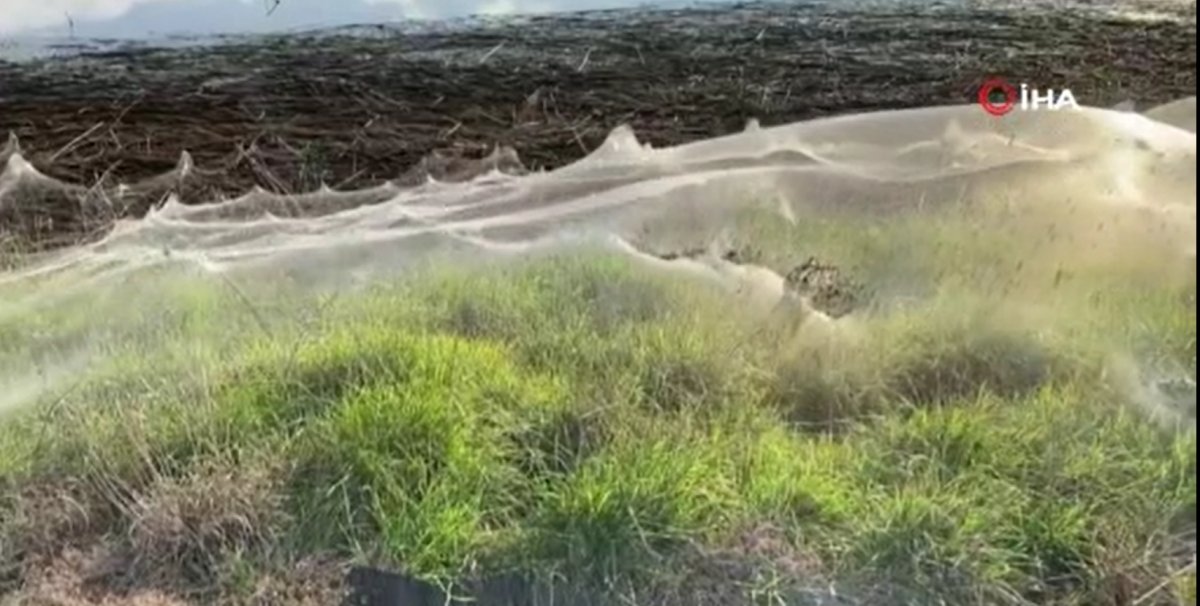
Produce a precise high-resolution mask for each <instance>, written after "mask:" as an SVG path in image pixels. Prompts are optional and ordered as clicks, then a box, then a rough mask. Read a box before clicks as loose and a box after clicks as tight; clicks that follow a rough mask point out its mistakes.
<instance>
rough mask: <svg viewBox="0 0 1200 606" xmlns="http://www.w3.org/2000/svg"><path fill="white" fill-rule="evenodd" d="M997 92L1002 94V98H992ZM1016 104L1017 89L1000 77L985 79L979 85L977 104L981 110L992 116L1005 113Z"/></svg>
mask: <svg viewBox="0 0 1200 606" xmlns="http://www.w3.org/2000/svg"><path fill="white" fill-rule="evenodd" d="M997 94H1001V95H1003V96H1004V100H1003V101H998V100H994V99H993V97H994V96H996V95H997ZM1016 104H1017V89H1016V88H1014V87H1013V85H1011V84H1009V83H1008V82H1005V81H1004V80H1001V79H1000V78H992V79H990V80H987V81H985V82H984V83H983V85H982V86H980V87H979V105H980V107H982V108H983V111H985V112H987V113H989V114H991V115H993V116H1003V115H1004V114H1007V113H1008V112H1010V111H1012V108H1013V106H1014V105H1016Z"/></svg>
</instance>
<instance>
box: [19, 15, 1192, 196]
mask: <svg viewBox="0 0 1200 606" xmlns="http://www.w3.org/2000/svg"><path fill="white" fill-rule="evenodd" d="M1158 10H1159V11H1160V12H1162V11H1168V10H1169V11H1173V13H1174V14H1173V15H1172V17H1171V18H1170V19H1160V20H1147V19H1135V18H1126V17H1118V16H1114V15H1113V14H1110V13H1109V12H1106V11H1104V10H1100V9H1099V8H1097V7H1096V6H1092V7H1091V8H1088V9H1087V10H1084V8H1082V7H1069V8H1064V7H1063V6H1062V5H1061V4H1058V3H1054V4H1051V3H1049V2H1021V3H1019V4H1015V5H1014V4H1001V3H980V2H961V1H955V2H922V3H904V2H900V3H880V4H867V3H857V2H792V3H787V4H777V3H762V2H751V3H741V4H737V5H731V6H730V7H727V8H725V7H720V8H711V7H710V8H694V9H685V10H641V11H606V12H595V13H581V14H574V15H559V16H544V17H532V18H525V19H518V20H511V21H499V22H495V23H490V24H486V25H479V26H475V27H467V28H459V29H453V28H451V29H449V30H446V29H443V30H429V31H412V28H411V27H403V28H401V27H390V26H379V27H369V28H368V27H362V28H356V29H342V30H333V31H326V32H320V33H316V34H301V35H291V36H286V37H265V38H259V39H252V40H250V41H246V40H236V41H234V42H231V43H229V44H224V45H218V46H209V47H198V48H182V49H180V48H175V49H153V48H131V49H125V50H120V49H118V50H108V51H106V52H100V53H95V54H90V55H85V56H82V57H76V58H70V59H42V60H36V61H32V62H22V63H12V62H3V61H0V83H2V84H0V133H3V132H4V131H10V132H12V133H14V134H15V135H16V136H17V137H19V139H20V141H21V143H22V146H23V148H24V155H25V156H26V157H27V159H29V160H30V161H31V162H32V163H33V165H35V166H36V167H38V168H39V169H40V170H42V171H43V172H45V173H47V174H49V175H51V176H54V177H58V178H61V179H64V180H66V181H68V182H71V183H77V184H87V185H90V184H94V183H98V182H101V183H110V184H112V183H117V182H124V183H138V184H139V185H138V186H137V187H135V188H134V190H135V191H136V192H140V193H139V194H138V195H136V196H134V197H133V199H131V200H130V201H128V202H127V203H125V204H123V205H122V206H121V207H120V208H118V209H116V212H117V214H122V213H125V214H138V213H140V212H144V211H145V210H146V209H147V208H148V207H149V206H150V205H151V204H153V203H155V202H157V201H159V200H160V199H161V198H162V197H163V196H164V195H166V194H167V193H169V192H172V191H175V192H177V193H179V194H181V196H182V197H183V199H184V201H185V202H199V201H205V200H211V199H213V198H215V197H218V196H221V195H234V194H239V193H241V192H244V191H246V190H248V189H250V188H251V187H253V186H255V185H258V186H261V187H264V188H266V189H268V190H271V191H276V192H283V193H294V192H301V191H308V190H312V189H314V188H316V187H318V186H319V185H320V184H322V183H324V184H328V185H330V186H332V187H335V188H343V189H344V188H359V187H364V186H370V185H378V184H380V183H382V182H385V181H390V180H396V179H400V178H403V179H406V180H409V181H412V180H420V179H422V178H424V176H425V175H427V174H440V175H443V176H447V177H448V178H464V176H469V175H470V174H472V171H474V170H477V169H475V168H471V167H469V165H468V167H467V168H464V165H461V163H460V162H459V159H461V158H481V157H484V156H486V155H487V154H488V153H489V152H491V151H492V150H493V149H495V148H496V146H498V145H500V146H509V147H511V148H512V149H514V150H515V151H516V153H517V154H518V155H519V157H520V159H521V160H522V161H523V163H524V166H526V167H528V168H531V169H540V168H552V167H557V166H561V165H563V164H566V163H568V162H571V161H573V160H575V159H578V158H580V157H581V156H583V155H584V154H586V153H588V152H590V151H591V150H593V149H595V148H596V147H597V146H598V145H600V143H601V142H602V141H603V140H604V138H605V137H606V135H607V134H608V133H609V132H610V131H611V130H612V129H613V128H614V127H616V126H618V125H621V124H629V125H631V126H632V128H633V129H634V131H635V132H636V133H638V136H639V137H640V138H642V139H643V140H644V141H646V142H649V143H651V144H653V145H655V146H667V145H673V144H678V143H681V142H685V141H690V140H694V139H698V138H704V137H710V136H716V135H722V134H728V133H731V132H736V131H738V130H741V129H742V128H743V127H744V125H745V124H746V120H747V119H748V118H758V119H759V120H760V121H761V122H762V124H763V125H769V124H778V123H785V122H793V121H797V120H805V119H810V118H815V117H819V116H824V115H830V114H838V113H847V112H856V111H864V110H873V109H883V108H903V107H915V106H928V105H938V104H948V103H965V102H971V101H972V100H973V95H974V92H975V89H976V87H977V86H978V85H979V83H980V82H981V81H982V80H983V78H984V77H986V76H988V75H993V74H995V75H1001V76H1005V77H1007V78H1010V79H1012V80H1014V81H1017V80H1019V81H1028V82H1033V83H1046V84H1045V85H1050V84H1054V85H1057V86H1063V85H1069V86H1070V87H1071V89H1072V91H1073V92H1074V93H1075V95H1076V97H1077V98H1079V99H1080V101H1081V102H1082V103H1085V104H1089V105H1098V106H1107V105H1112V104H1115V103H1118V102H1121V101H1125V100H1128V99H1137V100H1138V101H1139V103H1143V104H1154V103H1158V102H1165V101H1169V100H1173V99H1176V98H1180V97H1184V96H1189V95H1194V94H1195V92H1196V62H1195V57H1196V29H1195V9H1194V4H1190V5H1182V6H1181V5H1175V6H1174V7H1173V8H1170V9H1166V8H1162V7H1159V8H1158ZM185 150H186V151H188V152H189V153H190V159H191V160H192V161H194V169H195V170H193V171H191V172H190V173H188V174H187V175H186V178H168V179H165V180H163V179H159V180H157V181H147V180H148V179H152V178H153V177H155V176H158V175H162V174H168V175H175V177H179V176H180V175H179V173H178V172H175V171H174V169H176V168H177V164H178V163H179V160H180V157H181V154H182V153H183V152H184V151H185ZM423 159H424V160H423ZM499 164H501V165H502V168H504V169H511V170H518V167H519V166H520V163H519V162H516V160H515V158H509V157H505V158H501V159H500V161H499ZM139 188H140V189H139Z"/></svg>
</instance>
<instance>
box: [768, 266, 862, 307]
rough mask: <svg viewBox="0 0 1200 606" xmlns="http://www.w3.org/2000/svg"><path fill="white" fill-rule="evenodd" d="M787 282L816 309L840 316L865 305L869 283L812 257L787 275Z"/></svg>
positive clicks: (785, 278)
mask: <svg viewBox="0 0 1200 606" xmlns="http://www.w3.org/2000/svg"><path fill="white" fill-rule="evenodd" d="M784 280H785V282H786V284H787V285H788V286H789V287H790V288H791V289H792V290H794V291H795V292H796V293H797V294H799V295H801V296H803V297H805V298H806V299H808V301H809V303H810V304H811V305H812V306H813V307H814V308H815V309H817V310H819V311H822V312H824V313H825V314H826V315H828V316H829V317H831V318H840V317H842V316H844V315H846V314H848V313H850V312H852V311H854V310H855V309H858V308H859V307H861V306H862V304H863V301H864V299H865V298H866V287H865V286H864V285H863V284H861V283H859V282H857V281H856V280H854V279H853V278H851V277H850V276H848V275H846V273H845V272H843V271H842V270H841V269H839V268H838V267H837V266H835V265H832V264H829V263H826V262H823V261H821V260H820V259H818V258H817V257H809V258H808V259H807V260H805V261H804V263H801V264H800V265H797V266H796V267H795V268H793V269H792V270H791V271H789V272H788V273H787V275H786V276H784Z"/></svg>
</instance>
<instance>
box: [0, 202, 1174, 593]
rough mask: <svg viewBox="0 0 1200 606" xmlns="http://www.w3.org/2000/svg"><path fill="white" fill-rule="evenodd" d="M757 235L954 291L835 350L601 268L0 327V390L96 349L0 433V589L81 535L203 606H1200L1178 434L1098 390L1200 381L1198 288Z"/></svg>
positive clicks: (181, 292)
mask: <svg viewBox="0 0 1200 606" xmlns="http://www.w3.org/2000/svg"><path fill="white" fill-rule="evenodd" d="M772 229H777V230H782V231H781V232H780V233H778V234H775V235H772V234H771V233H767V232H770V230H764V233H766V235H764V236H763V237H762V238H761V239H760V240H759V242H760V245H761V246H762V247H764V248H765V249H769V250H768V256H769V257H771V256H772V255H773V257H772V258H774V259H775V260H777V261H779V262H782V260H783V259H786V258H790V257H789V255H791V256H794V255H797V254H800V253H802V252H803V251H799V250H792V249H790V248H789V247H790V246H793V244H792V243H794V242H798V241H802V242H805V243H808V245H812V244H811V243H812V242H817V243H818V245H819V244H820V243H821V242H824V243H825V244H824V249H825V250H830V251H833V252H830V253H829V255H831V256H833V257H836V261H837V262H839V263H843V264H845V265H846V266H853V267H857V268H858V271H860V272H861V275H864V276H869V277H870V276H883V275H885V274H886V273H887V272H893V274H895V273H896V272H901V275H905V276H913V278H912V279H911V280H910V281H909V283H910V285H915V286H923V285H922V283H920V281H919V277H920V276H927V275H930V274H931V273H932V272H933V270H934V269H936V270H937V271H938V272H940V273H941V274H942V276H941V278H939V280H932V279H930V281H929V282H928V284H927V286H928V288H920V289H914V291H915V290H923V291H924V295H923V296H924V297H925V298H924V299H923V300H922V302H921V303H920V304H918V305H912V306H909V307H903V308H891V309H887V310H886V311H880V312H878V313H874V314H868V315H866V316H865V317H864V318H863V319H861V320H860V321H859V322H860V324H859V326H858V333H859V334H860V335H861V338H860V339H858V340H854V341H850V342H847V343H841V344H834V345H828V344H824V345H821V344H813V343H807V342H803V341H797V340H795V339H792V338H790V337H791V335H789V334H787V333H785V332H784V331H783V329H782V328H781V327H780V326H777V325H773V324H767V325H766V326H764V325H763V324H762V321H761V320H756V319H753V318H743V317H739V315H738V314H735V313H730V309H731V303H730V301H729V299H728V298H727V296H726V295H724V294H722V293H720V292H717V291H716V290H714V289H709V288H706V287H703V286H700V285H697V284H693V283H690V282H686V281H683V280H682V279H679V278H670V277H666V276H664V275H661V274H656V273H652V272H649V271H646V270H643V269H639V268H638V267H636V266H634V265H632V264H631V263H630V262H629V261H627V260H624V259H622V258H616V257H612V256H607V255H602V254H594V253H579V254H572V255H564V256H558V257H551V258H543V259H540V260H536V261H532V262H529V263H527V264H522V265H513V266H506V267H499V268H497V267H487V268H482V269H477V270H471V269H461V268H452V267H439V266H431V267H429V268H427V269H425V270H422V271H420V272H416V273H415V274H414V275H413V276H410V278H409V279H405V280H403V281H396V282H394V283H389V284H380V285H376V286H375V287H373V288H371V289H367V290H363V291H357V292H352V293H342V294H340V295H336V296H330V295H320V296H313V295H311V294H307V293H305V292H304V291H302V290H301V289H299V287H297V286H294V285H279V284H269V285H267V284H260V285H257V286H254V287H249V286H242V287H240V290H238V291H234V290H233V289H232V288H231V284H230V283H228V282H225V281H216V282H211V283H209V282H205V281H203V280H201V279H182V278H179V279H176V278H171V279H170V280H171V282H170V283H169V285H167V286H163V282H155V283H153V284H154V286H153V287H151V286H147V287H146V288H144V289H142V290H139V291H138V292H137V296H138V297H139V298H138V299H137V300H138V305H136V306H135V305H128V304H127V301H129V300H130V296H131V294H130V291H129V287H128V285H125V286H123V287H122V288H117V287H113V288H112V289H111V291H104V290H100V291H97V292H91V293H90V294H89V296H88V298H87V299H81V300H79V301H77V302H74V303H71V302H67V303H64V304H62V305H59V306H51V307H45V308H38V309H37V310H36V311H28V310H26V311H20V312H14V313H13V314H11V315H9V316H6V318H7V319H0V335H3V339H2V340H0V370H4V369H14V370H13V373H14V374H17V373H19V372H21V371H22V369H26V368H29V367H30V366H34V365H37V364H44V365H47V366H52V365H53V363H54V362H56V361H59V360H62V359H64V358H69V357H70V352H72V351H75V349H72V348H73V347H75V346H78V345H79V344H83V343H86V344H88V346H87V351H89V352H92V353H93V354H95V356H96V357H95V358H94V359H93V361H92V362H91V363H90V364H89V365H88V369H87V372H86V373H82V374H81V375H80V377H81V378H80V379H79V380H72V381H66V382H60V383H58V384H51V385H50V387H49V388H48V389H47V391H46V392H45V393H43V394H41V396H40V397H39V398H38V401H37V402H34V403H32V404H26V405H23V406H21V407H19V408H17V409H16V410H11V411H8V412H7V413H6V414H5V415H4V417H3V421H2V423H0V595H2V594H3V593H4V592H6V591H7V592H14V595H15V593H16V592H18V591H20V590H21V585H22V583H26V584H27V578H28V570H29V567H30V566H31V565H34V564H35V563H36V562H44V561H46V560H45V558H53V557H54V556H55V555H56V554H58V553H59V551H60V550H61V549H63V548H64V547H66V546H68V545H83V546H86V545H89V544H105V545H108V546H110V547H111V548H112V549H113V550H115V552H117V553H127V554H128V553H133V554H135V555H136V556H138V557H133V556H130V557H132V559H131V560H130V562H131V566H133V568H132V569H133V570H137V571H140V573H139V574H141V575H142V577H143V578H144V579H153V580H154V581H153V583H151V584H154V583H157V585H155V586H158V587H165V588H167V589H168V590H170V591H172V592H175V593H176V594H178V595H185V592H187V591H192V590H196V589H198V588H199V589H205V590H207V591H206V592H202V593H200V594H198V595H199V597H198V598H197V599H199V600H201V601H205V602H215V601H219V600H226V601H227V602H232V603H238V600H241V599H246V594H247V592H248V591H249V590H248V589H247V587H250V586H253V585H254V582H253V579H254V578H256V577H257V576H259V575H266V574H268V573H269V572H270V571H273V570H278V569H279V568H280V567H286V566H288V565H290V564H291V563H295V562H299V561H302V560H303V559H304V558H306V557H309V556H313V555H318V554H332V557H334V558H336V559H341V560H346V561H357V562H367V563H371V564H375V565H382V566H387V567H391V568H395V569H399V570H403V571H405V572H407V573H409V574H412V575H414V576H418V577H422V578H425V579H429V580H432V581H436V582H438V583H441V584H444V585H448V586H449V585H453V584H455V583H468V584H469V583H470V582H472V581H473V580H478V579H484V578H490V577H494V576H497V575H517V576H519V577H520V578H524V579H527V580H529V581H530V582H531V583H533V584H535V585H539V586H542V587H548V586H551V585H553V586H556V587H559V588H561V589H560V594H559V595H561V591H565V588H574V589H576V590H578V591H584V592H588V593H589V594H591V595H592V596H593V598H595V599H597V600H599V601H600V602H601V603H604V602H605V601H606V600H607V603H614V604H615V603H630V601H633V602H634V603H645V604H658V603H668V602H670V601H672V600H674V602H675V603H680V604H692V603H702V602H700V601H699V600H700V598H702V597H705V596H708V598H709V599H717V598H714V597H713V596H720V599H719V600H718V602H717V603H737V602H739V601H740V602H742V603H781V602H780V601H778V600H783V602H782V603H796V604H801V603H806V602H804V601H803V597H802V596H803V591H804V590H811V589H814V588H821V587H827V586H828V585H830V584H835V585H836V586H838V587H839V588H840V591H841V592H842V593H846V594H848V595H851V596H858V597H859V599H860V600H862V601H863V603H889V604H891V603H897V604H899V603H912V604H933V603H939V601H941V603H951V604H1000V603H1017V602H1014V600H1016V599H1017V598H1015V597H1014V596H1021V597H1023V598H1024V599H1026V600H1029V601H1032V602H1034V603H1048V604H1103V603H1121V602H1113V600H1115V599H1117V598H1116V597H1114V596H1117V595H1124V594H1125V593H1132V594H1134V596H1135V597H1140V596H1141V595H1143V594H1147V593H1149V594H1150V597H1149V598H1148V601H1146V602H1143V603H1147V604H1154V603H1157V604H1166V603H1172V602H1171V600H1178V601H1182V600H1186V599H1187V597H1186V595H1185V594H1186V593H1187V592H1188V591H1191V592H1192V594H1193V595H1194V576H1192V577H1187V576H1186V575H1185V576H1181V577H1178V579H1175V580H1171V579H1172V578H1173V577H1171V575H1172V574H1174V573H1175V572H1177V570H1178V568H1179V567H1180V566H1181V564H1179V563H1178V562H1176V561H1174V560H1173V559H1172V558H1170V557H1168V554H1167V553H1166V549H1167V548H1166V546H1165V545H1166V543H1165V540H1166V539H1167V538H1168V537H1169V536H1170V535H1172V534H1175V533H1177V532H1179V531H1180V528H1179V527H1178V526H1177V524H1176V522H1175V521H1176V520H1178V519H1180V516H1181V515H1183V516H1184V518H1186V517H1187V512H1189V511H1190V512H1191V516H1192V517H1191V523H1193V524H1194V511H1195V490H1196V476H1195V466H1196V463H1195V447H1196V443H1195V434H1194V432H1192V431H1176V430H1174V429H1173V428H1169V427H1164V426H1163V425H1161V424H1158V423H1155V422H1154V421H1153V420H1152V419H1150V418H1148V417H1147V415H1146V414H1144V413H1145V411H1144V410H1141V409H1139V408H1138V407H1136V406H1131V405H1130V404H1129V403H1128V401H1127V398H1125V397H1124V394H1123V392H1122V390H1121V389H1119V387H1120V385H1119V384H1117V383H1114V381H1113V380H1110V378H1109V375H1107V374H1106V371H1107V370H1108V369H1109V362H1110V360H1111V357H1112V354H1113V353H1114V352H1123V353H1128V354H1130V355H1131V356H1134V357H1136V358H1137V359H1138V360H1139V361H1144V362H1145V363H1147V364H1149V365H1151V366H1153V367H1155V368H1164V369H1166V368H1192V367H1194V363H1195V315H1194V307H1192V305H1193V304H1192V303H1189V301H1188V299H1187V297H1188V296H1191V297H1193V298H1192V299H1191V300H1193V301H1194V283H1193V285H1191V286H1190V289H1191V290H1190V291H1188V288H1189V287H1188V286H1186V285H1185V286H1179V285H1176V284H1172V283H1170V282H1169V281H1161V280H1152V279H1149V278H1146V279H1145V280H1139V279H1138V277H1139V275H1140V274H1137V273H1136V272H1134V273H1129V274H1122V273H1121V272H1120V271H1118V270H1114V269H1112V268H1107V269H1108V270H1109V272H1108V273H1107V274H1104V273H1103V272H1101V271H1100V269H1103V268H1100V269H1098V268H1095V267H1092V268H1088V267H1080V268H1078V269H1077V270H1076V275H1090V274H1086V272H1088V271H1091V272H1092V273H1093V274H1095V275H1096V276H1101V277H1105V278H1106V279H1100V277H1087V279H1084V278H1076V280H1075V281H1074V282H1070V283H1067V284H1061V285H1055V293H1056V296H1055V297H1053V298H1051V297H1046V296H1044V295H1045V293H1046V291H1047V289H1049V286H1044V285H1043V286H1040V287H1038V288H1035V289H1032V290H1029V291H1028V292H1029V296H1021V295H1020V294H1014V295H1011V296H1004V297H999V296H995V294H996V293H998V292H1000V291H999V290H996V289H997V288H999V287H998V286H995V284H997V283H998V282H997V281H996V275H994V274H993V275H991V276H983V277H981V276H980V275H979V274H978V273H972V272H970V271H960V270H959V269H958V268H968V269H969V268H971V267H975V268H977V267H979V266H980V265H983V266H986V265H988V263H991V261H976V262H973V263H950V262H947V258H946V257H939V256H937V255H935V254H933V253H932V252H930V251H932V250H935V249H937V248H938V247H939V246H942V244H935V245H931V248H930V249H929V250H925V251H916V252H914V253H913V254H912V255H908V256H905V255H901V254H899V252H898V251H899V250H900V249H899V248H898V245H896V244H895V243H894V242H891V241H889V240H886V239H880V238H879V236H878V233H875V232H867V231H862V230H860V231H858V232H855V231H854V230H851V229H849V228H848V227H846V226H834V227H828V226H827V228H823V230H818V231H813V230H814V229H816V228H814V227H813V226H812V225H805V226H801V227H793V228H787V229H784V228H779V227H775V228H772ZM789 229H790V230H792V231H788V230H789ZM893 229H895V230H896V231H897V233H903V234H905V237H906V238H908V239H910V241H911V239H912V238H914V237H916V238H919V239H923V240H925V241H929V242H931V241H932V240H936V238H933V237H932V236H928V235H920V234H924V233H925V232H923V231H922V232H920V234H918V235H917V236H913V234H912V232H911V231H905V230H915V229H921V230H927V229H928V228H926V227H919V226H915V225H914V226H899V227H894V228H893ZM852 233H858V234H860V235H862V234H868V237H867V238H859V239H858V240H856V241H852V240H850V239H849V238H850V236H849V235H848V234H852ZM953 233H957V232H952V231H938V232H934V235H937V234H943V235H945V234H953ZM801 235H803V236H804V239H801V238H799V236H801ZM822 238H824V239H823V240H822ZM954 238H958V241H959V244H960V245H961V246H966V244H965V243H964V242H963V240H962V239H961V238H960V237H958V236H953V235H945V237H943V238H942V239H943V240H946V241H949V240H952V239H954ZM854 242H857V243H858V244H860V248H855V247H853V246H851V244H853V243H854ZM978 244H979V248H980V249H986V248H987V243H978ZM818 247H819V246H818ZM889 247H890V248H889ZM864 250H866V251H867V252H864ZM871 251H874V252H871ZM889 251H890V252H889ZM868 253H869V254H868ZM975 254H977V255H980V257H979V258H987V257H986V255H987V254H988V253H987V252H986V250H983V251H980V250H977V251H976V253H975ZM873 259H874V260H879V259H883V260H886V261H887V264H890V266H888V265H887V264H884V265H880V264H878V263H877V264H876V265H875V266H872V265H871V263H872V262H873V261H872V260H873ZM958 260H961V258H959V259H958ZM901 262H902V263H903V265H904V267H900V266H898V265H897V264H898V263H901ZM1005 262H1006V263H1007V262H1008V261H1007V260H1006V261H1005ZM1010 265H1011V263H1010ZM955 272H958V273H957V274H956V273H955ZM1002 277H1004V276H1002ZM1008 277H1011V276H1008ZM1143 277H1144V276H1143ZM1038 279H1040V278H1038ZM164 280H166V279H165V278H164ZM880 281H883V279H882V278H880ZM1002 281H1003V280H1002ZM1181 289H1182V290H1181ZM1020 290H1021V289H1019V288H1017V289H1015V290H1013V291H1011V292H1016V293H1020ZM284 295H287V296H284ZM248 300H252V301H255V303H253V304H249V303H247V301H248ZM258 301H266V302H269V304H268V303H258ZM1034 302H1036V303H1037V304H1036V305H1034V304H1033V303H1034ZM83 309H88V310H89V311H88V313H89V314H91V315H90V316H89V317H91V318H94V317H95V314H97V313H105V314H109V315H106V316H105V317H106V318H107V321H106V322H105V323H103V324H99V325H98V324H97V323H95V322H91V321H88V318H86V317H83V316H84V314H83V313H82V311H81V310H83ZM109 312H111V313H109ZM768 322H769V321H768ZM97 326H100V328H97ZM31 360H32V361H31ZM35 362H36V364H35ZM23 571H24V572H23ZM1188 578H1191V579H1192V581H1191V583H1192V585H1191V586H1190V587H1191V589H1188V586H1187V579H1188ZM247 579H250V580H247ZM1164 581H1168V582H1167V583H1166V585H1165V586H1164V587H1163V588H1162V589H1155V588H1156V587H1158V586H1159V585H1161V584H1162V583H1163V582H1164ZM147 582H150V581H147ZM1122 592H1125V593H1122ZM189 595H190V594H189ZM539 595H540V594H539ZM597 596H598V597H597ZM730 596H732V597H730ZM622 600H623V601H622ZM772 600H776V601H772ZM560 603H562V602H560ZM574 603H578V602H574Z"/></svg>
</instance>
